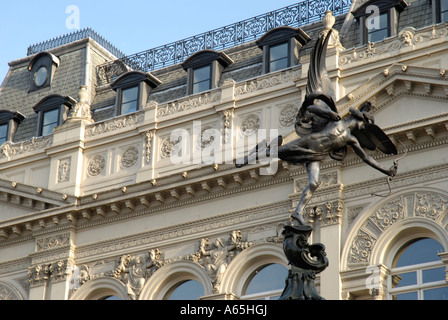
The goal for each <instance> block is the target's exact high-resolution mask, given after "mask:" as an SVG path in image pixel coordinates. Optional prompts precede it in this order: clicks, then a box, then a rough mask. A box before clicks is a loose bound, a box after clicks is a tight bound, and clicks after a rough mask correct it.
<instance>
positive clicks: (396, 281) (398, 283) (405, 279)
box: [392, 271, 417, 288]
mask: <svg viewBox="0 0 448 320" xmlns="http://www.w3.org/2000/svg"><path fill="white" fill-rule="evenodd" d="M392 283H393V285H394V288H399V287H405V286H410V285H412V284H417V272H415V271H414V272H407V273H400V274H398V275H394V276H393V278H392Z"/></svg>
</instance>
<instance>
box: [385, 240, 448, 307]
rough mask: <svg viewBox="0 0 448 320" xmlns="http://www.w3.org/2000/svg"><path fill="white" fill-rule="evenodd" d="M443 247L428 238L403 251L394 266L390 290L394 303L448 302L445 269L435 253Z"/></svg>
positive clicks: (408, 245)
mask: <svg viewBox="0 0 448 320" xmlns="http://www.w3.org/2000/svg"><path fill="white" fill-rule="evenodd" d="M444 251H445V250H444V248H443V246H442V245H441V244H440V243H439V242H438V241H436V240H434V239H431V238H422V239H418V240H415V241H412V242H410V243H408V244H406V245H405V246H404V247H402V248H401V249H400V250H399V252H398V253H397V255H396V256H395V259H394V262H393V266H392V267H393V268H392V269H391V277H390V279H391V280H390V283H389V285H390V286H389V288H391V290H390V292H389V293H390V297H391V298H392V299H394V300H448V286H447V285H446V281H445V266H444V265H443V263H442V262H441V260H440V257H439V256H438V253H440V252H444Z"/></svg>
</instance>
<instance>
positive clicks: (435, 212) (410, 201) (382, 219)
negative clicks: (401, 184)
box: [347, 191, 448, 265]
mask: <svg viewBox="0 0 448 320" xmlns="http://www.w3.org/2000/svg"><path fill="white" fill-rule="evenodd" d="M447 209H448V196H445V195H442V194H439V193H436V192H424V191H422V192H409V193H405V194H403V195H400V196H396V197H393V198H391V199H390V200H389V201H387V202H386V203H384V204H383V205H382V206H381V207H380V208H378V209H376V210H374V211H373V212H372V213H371V214H370V215H369V216H368V217H367V218H366V219H365V220H364V222H363V224H362V225H361V227H359V229H358V230H357V231H356V230H354V231H352V232H357V234H356V236H355V238H354V240H353V241H352V242H351V244H350V252H349V256H348V261H347V262H348V264H349V265H353V264H369V263H371V261H370V258H371V254H372V250H373V249H374V247H375V244H376V242H377V240H378V239H379V238H380V236H381V235H382V234H383V232H384V231H385V230H387V229H389V228H390V227H392V226H393V225H394V224H396V223H397V222H398V221H402V220H405V219H410V218H414V217H420V218H425V219H430V220H432V221H435V222H436V223H437V224H439V225H440V226H441V227H442V228H446V227H447V222H448V221H446V220H447V218H446V216H447Z"/></svg>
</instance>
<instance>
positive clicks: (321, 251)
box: [279, 225, 328, 300]
mask: <svg viewBox="0 0 448 320" xmlns="http://www.w3.org/2000/svg"><path fill="white" fill-rule="evenodd" d="M311 231H313V228H312V227H310V226H307V225H302V226H285V227H284V230H283V235H284V236H285V240H284V242H283V251H284V252H285V255H286V258H288V261H289V264H290V265H291V268H290V270H289V272H288V278H287V279H286V281H285V282H286V286H285V289H284V290H283V293H282V295H281V297H280V298H279V300H324V298H322V297H321V296H320V295H319V294H318V293H317V290H316V288H315V287H314V279H315V278H316V274H317V273H319V272H322V271H323V270H324V269H325V268H326V267H327V266H328V259H327V256H326V253H325V246H324V245H323V244H321V243H317V244H312V245H310V244H309V243H308V238H309V236H310V234H311Z"/></svg>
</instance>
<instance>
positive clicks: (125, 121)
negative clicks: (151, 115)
mask: <svg viewBox="0 0 448 320" xmlns="http://www.w3.org/2000/svg"><path fill="white" fill-rule="evenodd" d="M144 119H145V115H144V113H142V112H136V113H133V114H130V115H127V116H125V117H119V118H114V119H111V120H108V121H104V122H101V123H97V124H93V125H90V126H88V127H87V128H86V133H85V135H86V137H93V136H96V135H100V134H104V133H110V132H113V131H115V130H119V129H123V128H126V127H132V126H135V125H136V124H139V123H140V122H143V120H144Z"/></svg>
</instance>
